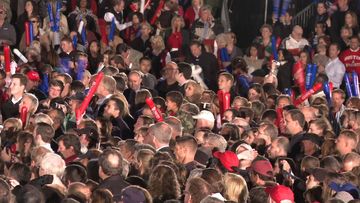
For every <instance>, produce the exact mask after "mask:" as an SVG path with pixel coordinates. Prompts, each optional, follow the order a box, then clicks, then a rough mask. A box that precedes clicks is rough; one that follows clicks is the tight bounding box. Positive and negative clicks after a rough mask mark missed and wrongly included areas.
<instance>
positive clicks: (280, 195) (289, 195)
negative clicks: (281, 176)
mask: <svg viewBox="0 0 360 203" xmlns="http://www.w3.org/2000/svg"><path fill="white" fill-rule="evenodd" d="M265 192H266V193H268V194H269V195H270V197H271V199H272V200H274V201H275V202H276V203H280V202H281V201H283V200H290V201H291V202H294V193H293V191H292V190H291V189H290V188H288V187H286V186H283V185H276V186H272V187H267V188H265Z"/></svg>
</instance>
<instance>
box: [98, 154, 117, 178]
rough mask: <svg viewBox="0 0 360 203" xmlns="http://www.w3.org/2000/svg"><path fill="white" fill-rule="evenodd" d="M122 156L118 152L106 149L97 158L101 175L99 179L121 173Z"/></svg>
mask: <svg viewBox="0 0 360 203" xmlns="http://www.w3.org/2000/svg"><path fill="white" fill-rule="evenodd" d="M122 161H123V159H122V156H121V154H120V152H119V151H118V150H115V149H106V150H105V151H104V152H103V153H102V154H101V155H100V157H99V166H100V167H101V170H102V172H103V174H99V175H100V177H101V176H103V177H104V175H105V176H113V175H118V174H121V172H122Z"/></svg>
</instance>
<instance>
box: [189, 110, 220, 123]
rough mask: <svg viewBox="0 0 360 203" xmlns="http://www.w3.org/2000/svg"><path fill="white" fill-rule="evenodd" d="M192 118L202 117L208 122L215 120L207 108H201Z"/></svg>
mask: <svg viewBox="0 0 360 203" xmlns="http://www.w3.org/2000/svg"><path fill="white" fill-rule="evenodd" d="M193 118H194V119H197V120H198V119H203V120H206V121H209V122H214V121H215V117H214V115H213V114H212V113H211V112H210V111H207V110H202V111H200V113H199V114H198V115H195V116H193Z"/></svg>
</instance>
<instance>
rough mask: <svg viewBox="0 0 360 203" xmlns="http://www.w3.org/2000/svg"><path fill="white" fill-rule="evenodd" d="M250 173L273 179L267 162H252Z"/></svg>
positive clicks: (270, 167) (271, 168)
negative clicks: (253, 172)
mask: <svg viewBox="0 0 360 203" xmlns="http://www.w3.org/2000/svg"><path fill="white" fill-rule="evenodd" d="M250 170H251V171H255V172H256V173H258V174H261V175H263V176H267V177H271V178H272V177H274V170H273V167H272V165H271V163H270V161H269V160H267V159H264V160H254V161H253V162H252V163H251V166H250Z"/></svg>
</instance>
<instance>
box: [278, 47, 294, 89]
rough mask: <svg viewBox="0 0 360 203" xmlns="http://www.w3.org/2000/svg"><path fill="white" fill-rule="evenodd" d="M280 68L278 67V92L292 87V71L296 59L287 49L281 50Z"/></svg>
mask: <svg viewBox="0 0 360 203" xmlns="http://www.w3.org/2000/svg"><path fill="white" fill-rule="evenodd" d="M279 62H280V66H279V67H277V78H278V90H279V91H280V92H282V91H284V89H285V88H291V87H292V83H293V82H292V80H293V75H292V69H293V65H294V63H295V60H294V57H293V56H292V55H291V53H290V52H289V51H287V50H286V49H281V50H279Z"/></svg>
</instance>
